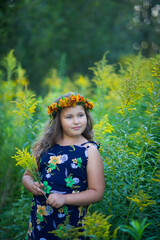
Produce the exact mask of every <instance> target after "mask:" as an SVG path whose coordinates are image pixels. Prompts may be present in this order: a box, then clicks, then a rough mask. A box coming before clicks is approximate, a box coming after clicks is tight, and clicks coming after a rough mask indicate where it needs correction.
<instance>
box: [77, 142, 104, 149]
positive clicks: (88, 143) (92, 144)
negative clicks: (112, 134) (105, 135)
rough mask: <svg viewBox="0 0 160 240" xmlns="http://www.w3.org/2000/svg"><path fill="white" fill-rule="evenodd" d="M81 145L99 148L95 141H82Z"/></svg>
mask: <svg viewBox="0 0 160 240" xmlns="http://www.w3.org/2000/svg"><path fill="white" fill-rule="evenodd" d="M81 146H84V147H85V148H89V147H91V146H94V147H96V148H97V149H99V148H100V143H97V142H95V141H88V142H85V143H82V144H81Z"/></svg>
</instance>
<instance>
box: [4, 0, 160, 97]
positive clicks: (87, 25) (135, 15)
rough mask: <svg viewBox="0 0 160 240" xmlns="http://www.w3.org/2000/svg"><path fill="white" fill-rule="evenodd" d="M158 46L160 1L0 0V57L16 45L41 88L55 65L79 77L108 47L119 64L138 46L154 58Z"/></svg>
mask: <svg viewBox="0 0 160 240" xmlns="http://www.w3.org/2000/svg"><path fill="white" fill-rule="evenodd" d="M159 46H160V1H159V0H123V1H119V0H114V1H113V0H77V1H73V0H65V1H63V0H52V1H50V0H35V1H32V0H21V1H16V0H6V1H0V56H1V58H2V57H3V56H5V55H6V54H8V52H9V51H10V50H11V49H14V50H15V56H16V58H17V60H18V61H19V62H21V64H22V66H23V68H24V69H26V71H27V76H28V79H29V80H30V87H31V88H32V89H33V90H34V91H36V92H37V93H40V91H42V89H41V87H40V84H41V82H42V81H43V79H44V78H45V77H46V76H47V74H48V73H49V71H50V70H51V69H53V68H56V69H57V70H58V72H59V74H60V75H61V76H69V77H70V78H73V79H72V81H74V74H75V73H81V74H87V75H89V76H90V75H91V71H89V70H88V68H89V67H91V66H93V64H94V62H96V61H98V60H99V59H101V57H102V55H103V54H104V53H105V52H106V51H109V55H108V60H109V62H110V63H115V62H118V61H119V60H120V59H121V58H122V57H123V56H125V55H133V54H137V53H138V52H139V51H141V52H142V54H143V55H144V56H145V57H151V56H153V55H154V54H156V53H158V52H159ZM41 94H42V92H41Z"/></svg>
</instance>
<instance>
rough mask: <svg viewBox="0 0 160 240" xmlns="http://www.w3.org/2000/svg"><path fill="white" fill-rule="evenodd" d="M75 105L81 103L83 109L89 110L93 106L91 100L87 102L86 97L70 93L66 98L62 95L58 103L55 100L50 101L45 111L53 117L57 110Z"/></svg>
mask: <svg viewBox="0 0 160 240" xmlns="http://www.w3.org/2000/svg"><path fill="white" fill-rule="evenodd" d="M76 105H81V106H83V107H84V108H85V109H87V110H90V111H91V110H92V109H93V107H94V103H93V102H89V101H88V100H87V99H86V98H84V97H82V96H80V95H79V94H77V95H71V96H69V97H66V98H64V97H62V98H61V99H60V101H59V102H58V103H56V102H55V103H52V104H51V105H50V106H48V108H47V112H48V114H49V116H50V117H53V118H54V117H55V114H56V113H57V111H58V110H60V109H62V108H65V107H75V106H76Z"/></svg>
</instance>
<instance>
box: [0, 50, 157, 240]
mask: <svg viewBox="0 0 160 240" xmlns="http://www.w3.org/2000/svg"><path fill="white" fill-rule="evenodd" d="M106 57H107V55H106V54H105V55H104V57H103V58H102V60H100V61H99V62H97V63H95V65H94V66H93V67H92V68H90V70H91V71H92V72H93V74H94V76H93V78H92V79H91V80H89V78H88V77H87V76H82V75H78V74H77V75H75V77H74V79H73V80H72V82H71V80H70V79H68V78H66V77H65V78H64V77H63V78H61V77H60V75H59V73H58V72H57V70H55V69H53V70H51V72H50V73H49V74H48V76H47V77H46V79H45V80H44V83H43V86H42V87H43V91H44V89H45V91H46V94H45V97H41V96H39V97H36V95H35V94H34V93H33V92H32V91H31V90H29V87H28V84H29V81H28V80H27V79H26V75H25V71H24V70H23V69H22V67H21V65H20V64H19V63H18V62H17V60H16V59H15V57H14V54H13V51H11V52H10V53H9V54H8V55H7V56H6V57H5V58H4V59H2V60H1V72H0V84H1V89H0V92H1V95H0V112H1V114H0V125H1V133H0V135H1V136H0V139H1V140H0V142H1V144H0V150H1V158H0V163H1V168H0V174H1V181H0V185H1V188H0V189H1V190H0V194H1V198H0V200H1V216H2V217H1V226H3V227H2V230H1V231H0V235H1V239H22V238H24V237H25V234H26V230H27V224H28V218H29V211H30V210H29V209H30V201H31V197H32V196H31V195H30V194H29V193H27V192H26V191H25V190H24V189H23V188H22V187H21V177H22V174H23V171H21V170H20V168H18V167H16V166H15V162H14V160H13V159H11V156H13V155H14V154H15V151H16V150H15V147H18V148H19V149H22V148H24V147H27V148H28V150H30V149H31V145H32V143H33V141H34V140H35V139H36V137H37V136H38V135H39V134H40V133H41V129H42V128H43V126H44V122H45V121H46V120H47V114H46V109H47V106H48V105H49V104H50V103H51V102H52V101H53V99H55V98H56V97H57V96H59V95H60V94H63V93H66V92H68V91H78V92H79V93H80V94H82V95H85V96H86V97H89V98H90V99H92V100H93V101H94V102H95V110H94V112H93V119H94V123H95V125H94V132H95V139H96V141H98V142H100V144H101V148H100V152H101V156H102V158H103V162H104V170H105V181H106V188H105V195H104V198H103V200H102V201H101V202H100V203H97V204H94V205H93V206H91V208H90V213H89V214H88V217H86V219H85V222H84V233H85V235H86V236H90V239H115V238H116V235H117V239H120V240H123V239H124V240H125V239H158V238H159V236H160V230H159V229H160V225H159V222H160V211H159V204H160V200H159V199H160V196H159V195H160V193H159V186H160V169H159V167H160V159H159V157H160V152H159V145H160V139H159V136H160V129H159V125H160V124H159V123H160V114H159V98H160V56H159V55H158V56H155V58H153V59H144V58H142V57H141V56H140V55H138V56H136V57H135V56H134V57H130V58H129V59H127V57H126V58H123V59H121V60H120V63H119V64H117V65H116V66H114V65H109V64H108V62H107V60H106ZM117 69H119V70H117ZM43 94H44V92H43ZM11 217H12V218H11ZM12 219H13V220H12ZM96 219H101V220H96ZM100 221H102V222H103V221H106V223H104V224H103V225H104V226H108V232H106V231H105V230H104V229H103V226H102V224H101V225H100ZM91 222H92V224H90V223H91ZM94 222H95V225H94ZM90 225H92V228H91V226H90ZM64 229H65V228H64ZM102 229H103V231H102ZM127 229H128V230H127ZM66 231H67V228H66ZM72 232H73V234H75V233H77V232H76V231H75V232H74V229H72ZM57 234H61V232H60V233H59V232H58V233H57ZM77 234H78V233H77ZM97 236H98V237H97Z"/></svg>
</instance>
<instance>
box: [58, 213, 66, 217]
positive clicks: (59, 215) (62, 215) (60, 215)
mask: <svg viewBox="0 0 160 240" xmlns="http://www.w3.org/2000/svg"><path fill="white" fill-rule="evenodd" d="M65 216H66V215H65V214H64V213H58V217H59V218H63V217H65Z"/></svg>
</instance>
